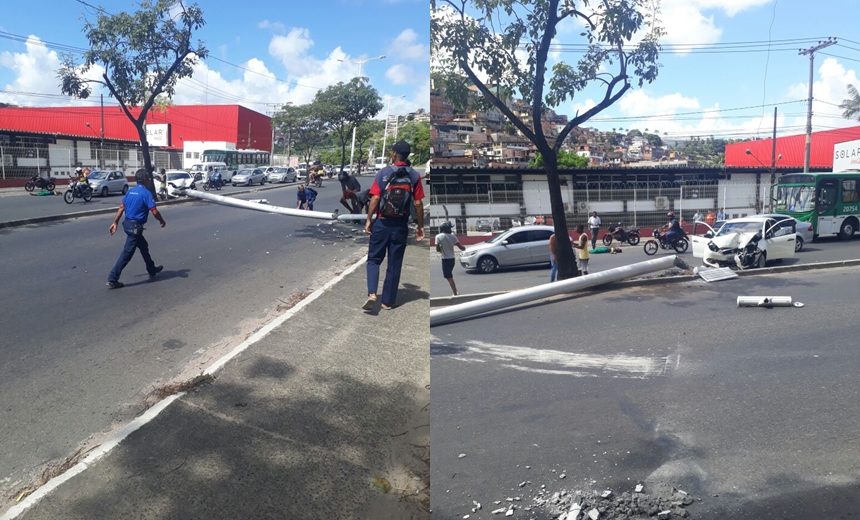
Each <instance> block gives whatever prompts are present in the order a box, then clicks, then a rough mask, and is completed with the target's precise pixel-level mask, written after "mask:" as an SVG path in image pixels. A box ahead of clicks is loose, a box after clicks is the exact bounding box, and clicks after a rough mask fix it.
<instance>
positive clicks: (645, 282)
mask: <svg viewBox="0 0 860 520" xmlns="http://www.w3.org/2000/svg"><path fill="white" fill-rule="evenodd" d="M852 266H860V259H855V260H835V261H833V262H816V263H812V264H799V265H785V266H779V267H765V268H764V269H755V270H751V271H736V272H737V273H738V276H742V277H744V276H755V275H763V274H781V273H791V272H795V271H814V270H820V269H836V268H839V267H852ZM697 279H698V278H697V277H696V276H690V275H683V276H666V277H663V278H660V277H651V278H643V279H639V280H624V281H621V282H612V283H608V284H605V285H601V286H600V287H601V288H602V289H629V288H632V287H647V286H650V285H663V284H670V283H682V282H694V281H696V280H697ZM515 290H517V289H515ZM589 290H594V289H589ZM509 292H512V291H495V292H485V293H474V294H461V295H459V296H439V297H436V298H430V308H431V309H432V308H434V307H447V306H449V305H457V304H460V303H467V302H472V301H476V300H481V299H483V298H488V297H490V296H496V295H498V294H506V293H509Z"/></svg>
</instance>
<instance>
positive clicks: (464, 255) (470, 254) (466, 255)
mask: <svg viewBox="0 0 860 520" xmlns="http://www.w3.org/2000/svg"><path fill="white" fill-rule="evenodd" d="M475 253H477V251H463V252H462V253H460V258H470V257H473V256H475Z"/></svg>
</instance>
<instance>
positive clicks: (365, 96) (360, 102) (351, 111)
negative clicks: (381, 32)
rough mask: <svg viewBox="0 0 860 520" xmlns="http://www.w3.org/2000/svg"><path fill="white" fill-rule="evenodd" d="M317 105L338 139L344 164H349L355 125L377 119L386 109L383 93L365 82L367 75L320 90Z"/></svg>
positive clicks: (315, 98)
mask: <svg viewBox="0 0 860 520" xmlns="http://www.w3.org/2000/svg"><path fill="white" fill-rule="evenodd" d="M313 104H314V106H315V107H316V109H317V110H318V117H319V118H320V119H321V120H322V121H324V122H325V123H326V125H327V126H328V128H329V129H330V130H331V131H332V133H334V134H335V135H336V136H337V138H338V141H339V144H340V147H341V161H340V165H341V166H343V165H345V164H346V160H347V156H346V145H347V142H349V141H350V140H351V139H352V129H353V127H354V126H355V125H357V124H358V123H359V122H361V121H364V120H367V119H371V118H373V117H374V116H376V114H378V113H379V111H380V110H382V100H381V99H380V98H379V93H378V92H377V91H376V89H375V88H373V87H371V86H370V85H367V84H365V82H364V78H353V80H352V81H350V82H349V83H343V82H340V83H337V84H336V85H330V86H328V87H326V89H325V90H321V91H319V92H317V94H316V96H315V97H314V102H313Z"/></svg>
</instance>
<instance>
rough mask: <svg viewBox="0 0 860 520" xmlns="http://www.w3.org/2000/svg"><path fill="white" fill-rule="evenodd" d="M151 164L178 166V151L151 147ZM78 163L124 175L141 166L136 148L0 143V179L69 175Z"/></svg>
mask: <svg viewBox="0 0 860 520" xmlns="http://www.w3.org/2000/svg"><path fill="white" fill-rule="evenodd" d="M150 157H151V158H152V164H153V167H155V168H156V169H158V168H166V169H167V168H181V167H182V161H181V153H180V152H176V151H174V152H169V151H162V150H150ZM78 166H82V167H89V168H92V169H97V168H105V169H109V170H123V171H125V172H126V174H127V175H134V172H135V171H137V170H138V169H139V168H142V167H143V153H142V152H141V150H140V148H139V147H123V146H120V145H115V144H105V145H104V148H102V147H101V146H99V144H98V143H97V142H96V143H91V142H89V141H78V142H77V143H75V144H43V143H38V144H26V145H15V146H12V145H2V144H0V178H2V179H3V180H7V179H28V178H30V177H31V176H32V175H40V176H43V177H47V176H49V175H50V176H51V177H60V178H62V177H68V176H69V175H70V174H71V173H72V172H74V170H75V168H77V167H78Z"/></svg>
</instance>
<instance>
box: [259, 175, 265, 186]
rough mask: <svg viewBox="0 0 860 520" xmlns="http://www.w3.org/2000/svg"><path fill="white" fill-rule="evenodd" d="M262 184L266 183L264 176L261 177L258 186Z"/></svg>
mask: <svg viewBox="0 0 860 520" xmlns="http://www.w3.org/2000/svg"><path fill="white" fill-rule="evenodd" d="M264 184H266V178H265V177H263V178H262V179H260V186H262V185H264Z"/></svg>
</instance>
